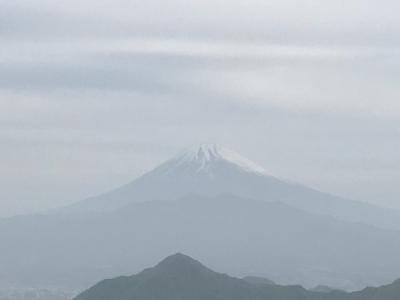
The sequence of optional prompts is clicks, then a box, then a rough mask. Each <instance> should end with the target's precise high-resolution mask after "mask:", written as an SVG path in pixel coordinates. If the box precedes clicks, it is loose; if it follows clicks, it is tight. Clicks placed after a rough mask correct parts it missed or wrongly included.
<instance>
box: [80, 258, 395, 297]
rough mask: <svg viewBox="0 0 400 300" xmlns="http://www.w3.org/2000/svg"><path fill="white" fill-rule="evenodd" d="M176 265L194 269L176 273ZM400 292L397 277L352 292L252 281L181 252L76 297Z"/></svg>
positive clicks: (385, 294)
mask: <svg viewBox="0 0 400 300" xmlns="http://www.w3.org/2000/svg"><path fill="white" fill-rule="evenodd" d="M160 266H161V267H160ZM177 269H179V270H191V272H190V273H187V272H184V271H183V272H179V273H175V271H176V270H177ZM399 292H400V282H399V281H398V280H397V281H395V282H393V283H392V284H389V285H385V286H382V287H377V288H366V289H364V290H362V291H357V292H352V293H346V292H343V291H323V292H316V291H309V290H306V289H304V288H303V287H301V286H279V285H273V284H272V285H271V284H265V285H258V284H251V283H249V282H246V281H245V280H243V279H239V278H234V277H231V276H229V275H226V274H222V273H217V272H215V271H212V270H211V269H208V268H207V267H205V266H204V265H202V264H201V263H200V262H198V261H196V260H194V259H192V258H191V257H189V256H186V255H183V254H180V253H178V254H175V255H172V256H169V257H167V258H165V259H164V260H162V261H161V262H160V263H159V264H157V265H156V266H155V267H153V268H148V269H146V270H144V271H142V272H140V273H138V274H136V275H133V276H130V277H119V278H115V279H108V280H104V281H101V282H99V283H98V284H96V285H94V286H93V287H91V288H90V289H88V290H86V291H84V292H82V293H81V294H79V295H78V296H77V297H76V298H75V299H74V300H109V299H113V300H134V299H137V300H141V299H146V300H177V299H179V300H180V299H191V300H202V299H203V300H204V299H207V300H270V299H274V300H298V299H307V300H361V299H362V300H397V299H398V293H399Z"/></svg>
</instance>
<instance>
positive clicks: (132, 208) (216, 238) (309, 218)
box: [0, 195, 400, 289]
mask: <svg viewBox="0 0 400 300" xmlns="http://www.w3.org/2000/svg"><path fill="white" fill-rule="evenodd" d="M49 228H51V230H49ZM0 239H1V241H2V243H0V253H1V254H2V255H1V256H0V280H2V281H3V282H4V281H5V280H10V279H12V278H16V279H18V280H21V279H25V280H26V281H27V282H29V283H31V284H39V283H45V284H56V283H57V282H58V283H60V282H61V283H71V284H91V283H93V282H96V281H98V280H100V279H101V278H107V277H113V276H116V275H118V274H128V273H130V272H131V271H132V270H140V269H142V268H144V267H145V266H146V265H148V264H151V263H153V262H154V261H156V260H158V259H160V258H161V257H164V256H165V255H166V254H168V253H173V252H185V253H190V254H192V255H195V256H196V257H199V258H201V259H202V260H203V261H205V262H207V263H208V264H210V265H211V266H213V267H216V268H218V269H220V270H223V271H224V272H229V273H231V274H236V275H238V276H245V275H248V274H252V275H259V276H265V277H267V278H271V279H272V280H274V281H275V282H279V283H285V284H294V283H296V284H297V283H299V284H302V285H305V286H307V287H312V286H316V285H318V284H325V285H329V286H332V287H335V288H348V289H359V288H362V287H364V286H366V285H371V284H374V285H377V284H378V285H379V284H383V283H385V282H389V281H392V280H393V279H395V278H398V277H399V275H400V271H399V270H400V259H399V256H398V253H400V233H398V232H396V231H391V230H384V229H378V228H375V227H372V226H367V225H364V224H355V223H349V222H344V221H339V220H336V219H333V218H327V217H323V216H319V215H313V214H310V213H307V212H304V211H302V210H299V209H295V208H293V207H291V206H288V205H285V204H282V203H277V202H275V203H272V202H265V201H256V200H251V199H242V198H238V197H234V196H229V195H225V196H219V197H212V198H207V197H200V196H197V197H188V198H186V199H181V200H179V201H149V202H144V203H134V204H131V205H129V206H125V207H124V208H123V209H121V210H118V211H113V212H107V213H92V214H85V215H79V214H59V215H55V214H54V215H38V216H31V217H18V218H12V219H9V220H3V221H0Z"/></svg>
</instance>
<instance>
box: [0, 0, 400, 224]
mask: <svg viewBox="0 0 400 300" xmlns="http://www.w3.org/2000/svg"><path fill="white" fill-rule="evenodd" d="M399 10H400V2H398V1H394V0H380V1H371V0H346V1H342V0H335V1H315V0H273V1H265V0H247V1H238V0H230V1H226V0H202V1H197V0H195V1H183V0H168V1H165V0H147V1H128V0H103V1H98V0H97V1H94V0H89V1H88V0H86V1H82V0H80V1H78V0H70V1H54V0H35V1H29V0H13V1H1V0H0V185H1V186H0V216H11V215H14V214H19V213H27V212H33V211H40V210H42V209H48V208H53V207H57V206H60V205H64V204H66V203H70V202H74V201H77V200H80V199H83V198H85V197H87V196H91V195H95V194H98V193H101V192H104V191H107V190H109V189H111V188H113V187H117V186H118V185H120V184H123V183H126V182H128V181H130V180H131V179H133V178H135V177H136V176H138V175H140V174H142V173H143V172H145V171H146V170H148V169H150V168H152V167H154V166H155V165H157V164H158V163H160V162H162V161H163V160H165V159H167V158H169V157H170V156H172V155H174V154H176V153H177V152H179V151H180V150H181V149H182V148H185V147H188V146H193V145H196V144H199V143H202V142H214V143H218V144H221V145H224V146H226V147H228V148H232V149H234V150H236V151H237V152H239V153H241V154H243V155H244V156H247V157H249V158H251V159H252V160H254V161H256V162H259V163H260V164H261V165H262V166H263V167H264V168H265V169H267V170H269V171H270V172H271V173H272V174H275V175H277V176H280V177H284V178H289V179H292V180H294V181H298V182H301V183H304V184H307V185H310V186H313V187H315V188H318V189H320V190H323V191H327V192H331V193H335V194H338V195H342V196H346V197H350V198H353V199H357V200H362V201H369V202H374V203H378V204H380V205H384V206H390V207H396V208H399V209H400V199H399V196H400V184H399V182H400V82H399V80H400V39H399V38H398V34H399V32H400V18H399V17H398V12H399Z"/></svg>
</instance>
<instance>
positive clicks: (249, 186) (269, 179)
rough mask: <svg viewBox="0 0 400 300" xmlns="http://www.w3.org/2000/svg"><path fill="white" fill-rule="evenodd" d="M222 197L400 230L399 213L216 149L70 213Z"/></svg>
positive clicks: (177, 161) (202, 150)
mask: <svg viewBox="0 0 400 300" xmlns="http://www.w3.org/2000/svg"><path fill="white" fill-rule="evenodd" d="M221 194H231V195H235V196H239V197H243V198H248V199H255V200H262V201H269V202H276V201H280V202H283V203H286V204H288V205H291V206H293V207H296V208H299V209H302V210H305V211H307V212H311V213H318V214H322V215H328V216H333V217H336V218H338V219H341V220H346V221H351V222H363V223H368V224H371V225H375V226H379V227H384V228H392V229H400V212H399V211H395V210H390V209H386V208H382V207H379V206H374V205H371V204H367V203H363V202H358V201H352V200H346V199H342V198H340V197H336V196H333V195H329V194H326V193H323V192H319V191H317V190H314V189H312V188H309V187H306V186H303V185H300V184H295V183H292V182H289V181H287V180H282V179H279V178H277V177H274V176H272V175H271V174H269V173H268V172H267V171H265V170H264V169H263V168H262V167H260V166H259V165H257V164H255V163H253V162H251V161H250V160H249V159H247V158H244V157H242V156H240V155H239V154H237V153H235V152H234V151H231V150H228V149H225V148H222V147H219V146H216V145H201V146H200V147H199V148H195V149H192V150H189V151H186V152H184V153H182V154H181V155H178V156H177V157H174V158H172V159H170V160H168V161H167V162H165V163H164V164H162V165H160V166H158V167H157V168H155V169H154V170H152V171H150V172H148V173H146V174H144V175H143V176H142V177H140V178H138V179H136V180H134V181H132V182H131V183H129V184H127V185H124V186H122V187H120V188H118V189H116V190H114V191H111V192H108V193H105V194H103V195H100V196H96V197H93V198H90V199H87V200H84V201H81V202H78V203H76V204H74V205H72V206H70V207H67V208H65V209H64V211H71V212H84V211H112V210H116V209H120V208H122V207H124V206H126V205H129V204H131V203H138V202H144V201H152V200H162V201H171V200H177V199H180V198H182V197H186V196H188V195H201V196H208V197H214V196H219V195H221Z"/></svg>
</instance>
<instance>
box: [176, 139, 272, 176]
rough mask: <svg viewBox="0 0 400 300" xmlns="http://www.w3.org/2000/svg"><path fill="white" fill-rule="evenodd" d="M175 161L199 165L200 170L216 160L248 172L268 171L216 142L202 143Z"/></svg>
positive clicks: (261, 172) (264, 172) (262, 172)
mask: <svg viewBox="0 0 400 300" xmlns="http://www.w3.org/2000/svg"><path fill="white" fill-rule="evenodd" d="M173 161H174V162H175V163H177V164H178V165H182V164H188V163H191V164H195V165H196V166H198V171H201V170H205V169H207V167H208V166H210V165H212V164H213V163H215V162H227V163H230V164H233V165H236V166H237V167H239V168H240V169H242V170H243V171H246V172H254V173H258V174H266V173H267V172H266V171H265V170H264V169H263V168H262V167H261V166H259V165H257V164H256V163H254V162H252V161H250V160H249V159H247V158H245V157H243V156H241V155H240V154H238V153H236V152H234V151H232V150H229V149H227V148H224V147H221V146H219V145H216V144H201V145H200V146H198V147H195V148H192V149H189V150H187V151H185V152H184V153H183V154H181V155H179V156H178V157H176V158H175V159H173Z"/></svg>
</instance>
